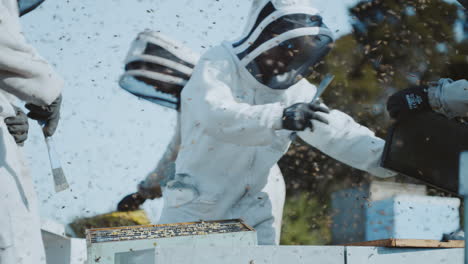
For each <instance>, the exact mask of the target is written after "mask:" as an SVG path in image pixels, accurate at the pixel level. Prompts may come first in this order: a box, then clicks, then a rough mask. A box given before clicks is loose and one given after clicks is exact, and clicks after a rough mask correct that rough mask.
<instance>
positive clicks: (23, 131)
mask: <svg viewBox="0 0 468 264" xmlns="http://www.w3.org/2000/svg"><path fill="white" fill-rule="evenodd" d="M13 108H14V109H15V112H16V116H13V117H8V118H5V124H6V125H7V127H8V132H10V134H11V135H12V136H13V138H15V142H16V144H18V145H19V146H23V145H24V141H26V139H27V138H28V129H29V124H28V117H27V116H26V114H25V113H24V112H23V110H21V108H19V107H16V106H13Z"/></svg>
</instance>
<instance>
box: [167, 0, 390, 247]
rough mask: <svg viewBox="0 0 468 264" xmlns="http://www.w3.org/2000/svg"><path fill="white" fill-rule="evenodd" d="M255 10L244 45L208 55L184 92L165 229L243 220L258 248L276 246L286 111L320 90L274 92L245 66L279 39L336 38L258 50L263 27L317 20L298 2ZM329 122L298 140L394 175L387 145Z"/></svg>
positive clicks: (334, 117) (284, 0)
mask: <svg viewBox="0 0 468 264" xmlns="http://www.w3.org/2000/svg"><path fill="white" fill-rule="evenodd" d="M272 7H273V8H272ZM252 10H253V11H252V12H251V15H250V16H249V19H250V22H249V23H248V30H246V31H245V32H246V34H244V37H243V38H241V40H243V41H241V42H236V44H233V43H231V42H224V43H223V44H222V45H219V46H216V47H213V48H212V49H210V50H208V51H207V52H206V53H205V54H204V55H203V56H202V58H201V59H200V61H199V62H198V64H197V65H196V67H195V70H194V72H193V75H192V78H191V79H190V81H189V82H188V83H187V85H186V86H185V87H184V90H183V91H182V101H181V147H180V151H179V154H178V157H177V161H176V172H177V174H176V176H175V179H174V180H172V181H170V182H169V183H168V184H167V187H166V190H165V193H164V201H165V205H164V209H163V212H162V216H161V220H160V223H174V222H187V221H197V220H219V219H229V218H231V219H232V218H242V219H244V220H245V221H246V222H247V223H248V224H249V225H251V226H253V227H254V228H255V229H256V230H257V233H258V243H259V244H278V243H279V232H280V229H279V228H278V226H277V225H275V222H276V221H278V219H276V217H277V216H275V215H274V213H273V212H274V210H275V208H274V207H275V203H276V202H275V201H276V200H277V199H278V197H275V192H271V189H274V188H275V187H274V186H273V183H272V182H271V181H270V180H269V175H271V174H272V171H274V170H277V166H276V163H277V162H278V160H279V159H280V158H281V156H282V155H283V154H284V153H285V152H286V151H287V149H288V147H289V145H290V143H291V141H290V135H291V133H292V131H287V130H283V129H282V125H281V123H282V115H283V110H284V109H285V108H286V107H288V106H291V105H293V104H295V103H303V102H310V101H311V100H312V98H313V96H314V94H315V92H316V87H315V86H314V85H312V84H310V83H309V82H307V80H305V79H302V80H301V81H299V82H297V83H296V84H294V85H293V86H291V87H289V88H288V89H286V90H275V89H271V88H270V87H267V86H266V85H264V84H262V83H260V82H259V81H258V80H257V79H256V78H255V77H254V76H253V75H252V73H251V72H249V71H248V70H247V68H246V65H248V64H249V62H250V61H252V60H253V59H255V57H256V56H258V55H259V54H261V53H262V52H263V51H265V50H268V49H269V48H271V47H274V46H275V45H278V43H280V42H281V41H284V40H288V39H291V38H295V37H298V36H306V35H307V36H308V35H312V36H313V35H317V34H325V35H328V36H331V33H330V31H329V30H327V29H323V28H317V27H315V28H311V27H304V28H300V29H295V30H291V31H287V32H285V33H284V34H280V35H278V36H277V37H275V38H274V39H272V40H271V41H269V42H268V43H264V45H260V46H257V47H256V48H255V49H252V48H251V43H255V40H256V38H257V37H258V36H259V35H261V34H262V30H263V28H265V26H267V25H268V24H269V23H272V22H274V21H275V20H277V19H278V18H280V17H282V16H286V15H290V14H306V15H307V16H316V15H318V12H317V10H316V9H314V8H312V7H311V5H310V3H309V1H300V0H297V1H294V0H279V1H271V2H270V1H266V0H262V1H254V8H253V9H252ZM257 18H258V19H257ZM252 46H253V45H252ZM241 54H242V56H240V55H241ZM277 80H279V81H280V78H277ZM327 118H328V119H329V122H330V125H329V126H327V125H325V124H323V125H322V124H320V125H317V126H316V127H315V130H314V132H310V131H304V132H301V133H298V134H299V136H301V137H302V138H303V139H305V140H306V141H307V142H308V143H310V144H312V145H313V146H314V147H317V148H318V149H320V150H321V151H323V152H324V153H326V154H330V155H331V156H332V157H334V158H337V159H338V160H340V161H342V162H344V163H346V164H348V165H351V166H353V167H356V168H360V169H363V170H366V171H369V172H371V173H374V174H375V175H377V176H380V177H388V176H393V175H394V173H393V172H390V171H387V170H385V169H383V168H381V167H380V166H379V162H380V156H381V153H382V151H383V147H384V141H383V140H381V139H379V138H377V137H375V136H374V133H373V132H371V131H370V130H368V129H367V128H365V127H362V126H360V125H359V124H356V123H355V122H354V121H353V120H352V119H351V118H350V117H349V116H347V115H345V114H344V113H341V112H339V111H332V112H331V113H330V114H329V115H328V116H327ZM348 141H349V142H348ZM345 142H346V144H344V143H345ZM350 148H352V149H350ZM279 221H280V220H279Z"/></svg>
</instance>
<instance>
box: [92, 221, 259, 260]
mask: <svg viewBox="0 0 468 264" xmlns="http://www.w3.org/2000/svg"><path fill="white" fill-rule="evenodd" d="M86 241H87V247H88V264H95V263H99V264H124V263H125V264H133V263H135V264H136V263H154V261H155V260H154V252H155V251H154V249H155V248H159V247H178V246H190V247H206V246H224V247H239V246H244V247H245V246H255V245H257V234H256V232H255V230H254V229H253V228H251V227H250V226H248V225H246V224H245V223H243V222H242V221H241V220H223V221H207V222H194V223H178V224H166V225H148V226H131V227H121V228H100V229H90V230H87V232H86Z"/></svg>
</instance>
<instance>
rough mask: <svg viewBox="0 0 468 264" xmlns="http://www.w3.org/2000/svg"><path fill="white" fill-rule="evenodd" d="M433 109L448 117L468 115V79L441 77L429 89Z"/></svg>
mask: <svg viewBox="0 0 468 264" xmlns="http://www.w3.org/2000/svg"><path fill="white" fill-rule="evenodd" d="M428 96H429V103H430V105H431V107H432V109H433V110H434V111H436V112H438V113H441V114H443V115H445V116H446V117H448V118H454V117H466V116H468V81H467V80H458V81H455V82H454V81H452V80H450V79H440V80H439V82H438V84H437V85H435V86H433V87H430V88H429V91H428Z"/></svg>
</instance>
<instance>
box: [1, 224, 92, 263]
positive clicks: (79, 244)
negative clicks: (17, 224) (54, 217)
mask: <svg viewBox="0 0 468 264" xmlns="http://www.w3.org/2000/svg"><path fill="white" fill-rule="evenodd" d="M41 224H42V226H41V231H42V241H43V242H44V248H45V253H46V259H47V264H84V263H85V262H86V242H85V240H84V239H81V238H71V237H68V236H67V235H65V233H66V231H65V229H66V228H65V226H64V225H62V224H59V223H56V222H54V221H51V220H47V219H41ZM0 263H1V262H0Z"/></svg>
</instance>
